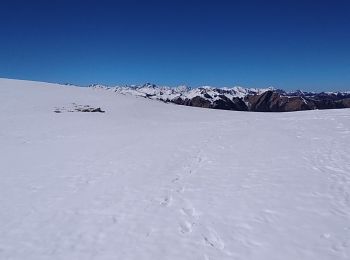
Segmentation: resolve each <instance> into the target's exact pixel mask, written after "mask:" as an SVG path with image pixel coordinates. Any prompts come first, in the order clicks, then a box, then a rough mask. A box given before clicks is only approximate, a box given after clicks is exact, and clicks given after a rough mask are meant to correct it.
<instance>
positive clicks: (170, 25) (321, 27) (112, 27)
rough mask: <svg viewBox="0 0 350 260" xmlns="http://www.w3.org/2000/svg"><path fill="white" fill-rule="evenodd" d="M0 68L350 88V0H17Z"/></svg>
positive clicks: (5, 22)
mask: <svg viewBox="0 0 350 260" xmlns="http://www.w3.org/2000/svg"><path fill="white" fill-rule="evenodd" d="M0 77H7V78H20V79H31V80H39V81H49V82H70V83H75V84H83V85H84V84H90V83H104V84H131V83H135V84H137V83H145V82H152V83H156V84H163V85H170V86H175V85H179V84H187V85H189V86H193V87H194V86H198V85H213V86H232V85H242V86H250V87H265V86H270V85H272V86H275V87H279V88H284V89H287V90H289V89H304V90H319V91H321V90H350V1H339V0H338V1H337V0H334V1H322V0H320V1H316V0H313V1H308V0H304V1H298V0H295V1H289V0H286V1H249V0H246V1H234V0H232V1H228V0H227V1H220V0H216V1H204V0H203V1H193V0H192V1H191V0H187V1H185V0H172V1H167V0H163V1H152V0H147V1H133V0H125V1H103V0H100V1H97V0H96V1H89V0H86V1H74V0H71V1H66V0H61V1H54V0H53V1H35V0H33V1H16V0H11V1H10V0H3V1H1V5H0Z"/></svg>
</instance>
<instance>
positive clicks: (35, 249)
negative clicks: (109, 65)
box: [0, 79, 350, 260]
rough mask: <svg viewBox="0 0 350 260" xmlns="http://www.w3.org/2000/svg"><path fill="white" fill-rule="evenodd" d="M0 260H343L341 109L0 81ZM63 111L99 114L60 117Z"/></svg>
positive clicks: (345, 139)
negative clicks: (170, 99) (226, 103)
mask: <svg viewBox="0 0 350 260" xmlns="http://www.w3.org/2000/svg"><path fill="white" fill-rule="evenodd" d="M0 99H1V100H0V101H1V102H0V108H1V109H0V111H1V114H2V116H1V117H0V125H1V126H2V127H1V128H0V145H1V146H0V147H1V150H0V178H1V181H0V207H1V211H0V234H1V236H0V259H35V260H37V259H210V260H213V259H242V260H243V259H244V260H246V259H259V260H260V259H269V260H274V259H275V260H280V259H286V260H288V259H291V260H292V259H293V260H294V259H301V260H309V259H318V260H319V259H320V260H330V259H332V260H333V259H337V260H338V259H339V260H343V259H349V258H350V146H349V143H350V109H344V110H327V111H304V112H296V113H244V112H231V111H215V110H207V109H197V108H190V107H182V106H175V105H169V104H163V103H158V102H154V101H150V100H146V99H140V98H133V97H129V96H121V95H116V94H114V93H113V92H109V91H103V90H99V89H83V88H76V87H61V86H58V85H52V84H48V83H37V82H28V81H16V80H5V79H0ZM73 103H75V104H78V105H90V106H92V107H101V108H102V109H103V110H105V111H106V113H104V114H98V113H97V114H96V113H59V114H56V113H54V112H53V110H54V108H55V107H70V106H71V105H72V104H73Z"/></svg>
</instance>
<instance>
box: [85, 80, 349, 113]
mask: <svg viewBox="0 0 350 260" xmlns="http://www.w3.org/2000/svg"><path fill="white" fill-rule="evenodd" d="M90 87H93V88H97V89H105V90H110V91H114V92H115V93H117V94H123V95H133V96H138V97H144V98H148V99H153V100H159V101H162V102H166V103H174V104H178V105H185V106H195V107H203V108H213V109H223V110H236V111H255V112H291V111H301V110H314V109H338V108H350V91H345V92H307V91H302V90H296V91H290V92H287V91H284V90H282V89H276V88H273V87H268V88H243V87H239V86H235V87H232V88H227V87H226V88H218V87H210V86H202V87H197V88H189V87H187V86H179V87H175V88H172V87H166V86H157V85H155V84H150V83H146V84H144V85H129V86H115V87H108V86H104V85H90Z"/></svg>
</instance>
